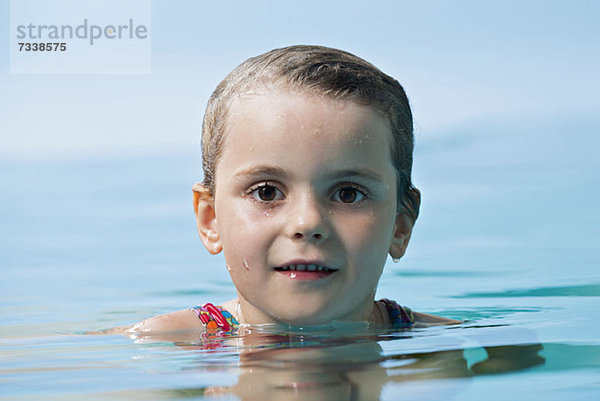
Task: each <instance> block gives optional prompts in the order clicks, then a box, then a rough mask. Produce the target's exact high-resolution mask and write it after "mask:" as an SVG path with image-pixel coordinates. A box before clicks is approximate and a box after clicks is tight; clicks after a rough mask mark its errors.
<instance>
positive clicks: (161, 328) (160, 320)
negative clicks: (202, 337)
mask: <svg viewBox="0 0 600 401" xmlns="http://www.w3.org/2000/svg"><path fill="white" fill-rule="evenodd" d="M189 330H204V326H203V325H202V322H200V320H199V319H198V316H197V315H196V314H195V313H194V312H193V311H192V310H190V309H182V310H178V311H175V312H170V313H165V314H164V315H158V316H154V317H150V318H148V319H144V320H142V321H141V322H138V323H136V324H134V325H133V326H131V327H129V328H128V329H127V332H129V333H167V332H177V331H189Z"/></svg>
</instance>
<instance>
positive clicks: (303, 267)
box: [275, 259, 338, 271]
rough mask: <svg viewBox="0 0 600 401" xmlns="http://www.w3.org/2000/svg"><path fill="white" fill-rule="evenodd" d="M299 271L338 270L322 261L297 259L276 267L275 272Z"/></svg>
mask: <svg viewBox="0 0 600 401" xmlns="http://www.w3.org/2000/svg"><path fill="white" fill-rule="evenodd" d="M283 269H285V270H288V269H289V270H298V271H325V270H332V271H335V270H338V269H336V268H335V267H333V266H331V265H329V264H327V263H324V262H322V261H320V260H304V259H296V260H291V261H288V262H285V263H282V264H279V265H277V266H275V270H283Z"/></svg>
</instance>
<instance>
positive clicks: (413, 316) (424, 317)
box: [379, 298, 462, 328]
mask: <svg viewBox="0 0 600 401" xmlns="http://www.w3.org/2000/svg"><path fill="white" fill-rule="evenodd" d="M379 302H381V303H382V304H383V305H384V306H385V308H386V309H387V311H388V314H389V320H390V323H391V324H392V325H393V326H394V327H416V328H419V327H428V326H438V325H450V324H460V323H462V321H460V320H454V319H448V318H445V317H441V316H436V315H430V314H427V313H421V312H415V311H413V310H411V309H410V308H408V307H406V306H400V305H398V303H396V302H395V301H392V300H390V299H386V298H383V299H381V300H380V301H379Z"/></svg>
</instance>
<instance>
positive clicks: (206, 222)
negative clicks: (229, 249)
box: [192, 183, 223, 255]
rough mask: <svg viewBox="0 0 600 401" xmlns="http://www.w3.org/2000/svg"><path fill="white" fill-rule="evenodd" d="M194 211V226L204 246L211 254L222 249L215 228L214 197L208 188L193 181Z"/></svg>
mask: <svg viewBox="0 0 600 401" xmlns="http://www.w3.org/2000/svg"><path fill="white" fill-rule="evenodd" d="M192 189H193V190H194V213H195V214H196V228H197V229H198V234H199V235H200V239H201V240H202V243H203V244H204V247H205V248H206V249H207V250H208V252H210V253H211V254H212V255H216V254H217V253H219V252H221V250H222V249H223V247H222V245H221V237H220V236H219V232H218V230H217V215H216V214H215V199H214V196H213V195H212V194H211V193H210V191H209V189H208V188H207V187H205V186H204V185H202V184H200V183H195V184H194V186H193V187H192Z"/></svg>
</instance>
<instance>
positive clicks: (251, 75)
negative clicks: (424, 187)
mask: <svg viewBox="0 0 600 401" xmlns="http://www.w3.org/2000/svg"><path fill="white" fill-rule="evenodd" d="M258 88H281V89H290V90H298V91H301V92H306V93H311V94H318V95H322V96H327V97H331V98H333V99H339V100H350V101H355V102H357V103H359V104H364V105H368V106H370V107H373V108H374V109H376V110H378V111H380V112H383V113H384V114H385V116H386V117H387V118H388V120H389V122H390V126H391V130H392V136H393V138H392V139H393V141H392V148H391V149H390V150H391V158H392V163H393V165H394V168H395V170H396V176H397V182H398V194H397V199H398V206H397V207H398V210H400V211H402V212H403V213H405V214H407V215H409V216H411V217H412V218H413V219H416V218H417V216H418V213H419V204H420V195H419V192H418V191H417V190H416V188H415V187H414V186H413V185H412V182H411V170H412V162H413V156H412V155H413V147H414V137H413V118H412V112H411V110H410V105H409V102H408V98H407V97H406V93H405V92H404V89H403V88H402V86H401V85H400V84H399V83H398V81H396V80H395V79H394V78H392V77H390V76H388V75H386V74H384V73H383V72H381V71H380V70H379V69H378V68H377V67H375V66H374V65H372V64H371V63H369V62H367V61H365V60H363V59H362V58H360V57H357V56H355V55H353V54H351V53H348V52H346V51H343V50H338V49H333V48H329V47H323V46H306V45H297V46H289V47H284V48H280V49H274V50H271V51H269V52H267V53H264V54H261V55H259V56H256V57H252V58H249V59H248V60H246V61H245V62H243V63H242V64H240V65H239V66H238V67H236V68H235V69H234V70H233V71H232V72H231V73H230V74H229V75H227V76H226V77H225V79H223V81H221V83H220V84H219V85H218V86H217V88H216V89H215V91H214V92H213V93H212V95H211V97H210V99H209V100H208V104H207V106H206V112H205V114H204V122H203V125H202V168H203V170H204V181H203V185H204V186H205V187H206V189H207V190H208V191H209V193H210V194H214V190H215V170H216V165H217V163H218V161H219V159H220V157H221V154H222V152H223V143H224V137H225V133H226V130H227V120H228V113H229V110H230V107H231V105H232V103H233V101H234V100H235V99H237V98H239V96H241V95H243V94H245V93H248V92H251V91H254V90H256V89H258Z"/></svg>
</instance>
